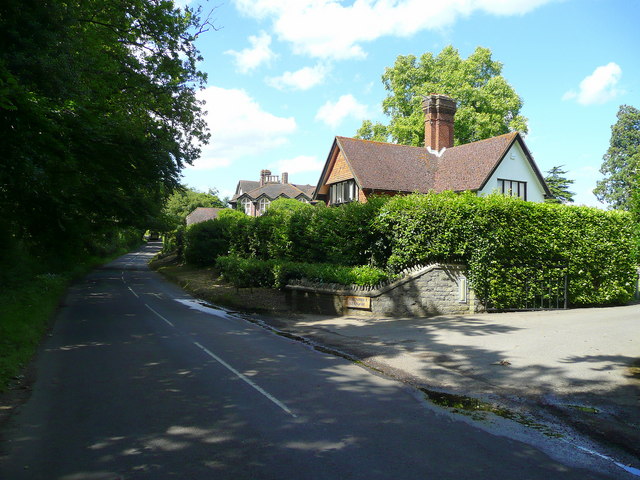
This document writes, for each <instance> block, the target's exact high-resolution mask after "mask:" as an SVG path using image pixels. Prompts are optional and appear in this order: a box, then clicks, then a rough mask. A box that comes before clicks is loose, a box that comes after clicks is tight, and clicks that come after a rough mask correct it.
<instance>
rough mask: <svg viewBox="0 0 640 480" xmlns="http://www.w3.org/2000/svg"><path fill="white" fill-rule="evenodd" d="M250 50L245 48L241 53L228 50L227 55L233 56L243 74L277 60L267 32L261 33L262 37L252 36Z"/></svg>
mask: <svg viewBox="0 0 640 480" xmlns="http://www.w3.org/2000/svg"><path fill="white" fill-rule="evenodd" d="M249 43H250V44H251V47H250V48H245V49H242V50H240V51H239V52H238V51H236V50H227V51H226V52H224V53H226V54H227V55H233V56H234V57H235V58H236V65H237V67H238V70H240V72H242V73H247V72H250V71H251V70H255V69H256V68H258V67H259V66H260V65H262V64H263V63H268V62H270V61H271V60H272V59H274V58H275V53H273V50H271V47H270V45H271V36H270V35H269V34H267V33H266V32H260V35H258V36H256V35H251V36H250V37H249Z"/></svg>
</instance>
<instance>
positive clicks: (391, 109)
mask: <svg viewBox="0 0 640 480" xmlns="http://www.w3.org/2000/svg"><path fill="white" fill-rule="evenodd" d="M501 73H502V64H501V63H500V62H497V61H494V60H492V58H491V51H490V50H489V49H487V48H482V47H478V48H476V50H475V51H474V52H473V54H471V55H470V56H469V57H468V58H466V59H462V58H460V54H459V52H458V50H456V49H455V48H453V47H452V46H448V47H445V48H444V49H443V50H442V51H441V52H440V53H439V54H438V55H436V56H434V55H433V54H432V53H425V54H423V55H422V56H421V57H420V58H419V59H418V58H416V57H415V56H414V55H407V56H404V55H400V56H399V57H398V58H397V59H396V62H395V64H394V65H393V67H388V68H387V69H386V70H385V72H384V74H383V75H382V82H383V83H384V87H385V89H386V90H387V92H389V93H388V95H387V97H386V98H385V99H384V100H383V102H382V108H383V111H384V113H385V115H387V116H389V118H390V123H389V125H383V124H381V123H375V124H374V123H372V122H371V121H368V120H365V122H363V124H362V127H361V128H360V129H359V130H358V133H357V136H358V137H359V138H365V139H371V140H373V139H375V140H385V139H390V140H391V141H393V142H396V143H400V144H404V145H416V146H422V145H424V114H423V111H422V97H423V96H425V95H429V94H432V93H438V94H444V95H449V96H450V97H453V98H454V99H456V101H457V104H458V110H457V112H456V118H455V133H454V135H455V139H454V140H455V144H456V145H460V144H464V143H469V142H473V141H476V140H483V139H485V138H489V137H492V136H495V135H501V134H503V133H508V132H512V131H516V130H517V131H519V132H522V133H526V132H527V119H526V118H524V117H523V116H522V115H520V109H521V108H522V100H521V99H520V97H519V96H518V95H517V94H516V92H515V90H514V89H513V88H512V87H511V85H509V83H508V82H507V81H506V80H505V79H504V77H503V76H502V75H501Z"/></svg>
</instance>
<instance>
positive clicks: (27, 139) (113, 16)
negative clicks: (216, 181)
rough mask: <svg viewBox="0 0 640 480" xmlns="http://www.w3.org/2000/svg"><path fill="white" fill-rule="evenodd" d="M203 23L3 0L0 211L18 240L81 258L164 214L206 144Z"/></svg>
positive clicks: (136, 10) (139, 2)
mask: <svg viewBox="0 0 640 480" xmlns="http://www.w3.org/2000/svg"><path fill="white" fill-rule="evenodd" d="M207 23H208V22H207V20H206V19H205V20H201V18H200V16H199V13H198V11H194V10H191V9H189V8H185V9H182V10H181V9H176V8H175V7H174V5H173V2H170V1H164V0H128V1H126V2H122V1H119V0H87V1H85V0H64V1H63V0H51V1H47V2H39V1H35V0H27V1H24V2H17V1H15V0H10V1H7V2H1V3H0V105H2V108H1V109H0V158H1V159H2V160H1V162H0V213H1V216H2V218H3V220H4V222H5V225H4V226H5V227H6V228H8V229H9V230H10V231H11V234H12V238H14V239H19V240H20V241H21V242H22V243H24V244H26V245H27V246H30V247H31V249H32V251H38V252H42V251H56V249H60V250H61V249H67V250H74V251H75V250H77V249H78V247H81V246H82V245H83V244H84V243H85V242H86V241H87V239H90V238H91V237H92V236H94V235H102V234H104V232H108V231H112V230H114V229H119V228H124V227H128V226H133V227H139V228H146V226H147V225H149V223H150V222H152V221H153V219H154V218H156V217H157V216H158V215H159V213H160V212H161V210H162V205H163V199H164V198H165V197H166V196H167V195H168V194H169V193H170V192H171V191H172V190H173V189H174V188H176V187H177V186H178V185H179V172H180V169H181V168H182V167H183V166H184V165H185V164H189V163H191V162H192V161H193V160H194V159H195V158H197V156H198V155H199V149H200V145H201V144H202V143H204V142H206V141H207V139H208V133H207V131H206V125H205V122H204V119H203V114H202V110H201V105H200V103H199V102H198V100H197V99H196V96H195V93H196V90H197V89H198V88H200V87H201V86H203V85H204V81H205V75H204V74H203V73H201V72H200V71H198V69H197V68H196V63H197V62H198V60H199V59H200V55H199V53H198V51H197V50H196V48H195V46H194V44H195V40H196V37H197V36H198V35H199V34H200V33H201V32H202V31H203V30H205V29H206V28H207ZM43 247H45V248H43Z"/></svg>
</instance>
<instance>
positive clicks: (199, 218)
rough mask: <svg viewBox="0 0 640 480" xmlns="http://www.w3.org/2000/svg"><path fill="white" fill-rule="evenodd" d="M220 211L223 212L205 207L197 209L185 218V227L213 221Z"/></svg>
mask: <svg viewBox="0 0 640 480" xmlns="http://www.w3.org/2000/svg"><path fill="white" fill-rule="evenodd" d="M220 210H224V209H223V208H207V207H197V208H196V209H195V210H194V211H193V212H191V213H190V214H189V215H187V217H186V221H187V227H188V226H189V225H193V224H194V223H200V222H206V221H207V220H213V219H214V218H218V214H219V213H220Z"/></svg>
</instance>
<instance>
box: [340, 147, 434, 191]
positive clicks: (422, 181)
mask: <svg viewBox="0 0 640 480" xmlns="http://www.w3.org/2000/svg"><path fill="white" fill-rule="evenodd" d="M336 143H337V145H338V147H339V148H340V150H341V151H342V152H343V153H344V155H345V157H346V159H347V162H348V164H349V166H350V168H351V171H352V172H353V174H354V176H355V177H356V181H357V182H358V184H359V185H360V187H361V188H363V189H372V190H388V191H399V192H422V193H426V192H427V191H428V190H429V189H430V186H431V185H433V183H434V179H435V158H436V157H435V155H432V154H430V153H429V152H427V150H426V149H425V148H421V147H411V146H407V145H396V144H394V143H383V142H373V141H370V140H359V139H355V138H347V137H336Z"/></svg>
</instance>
